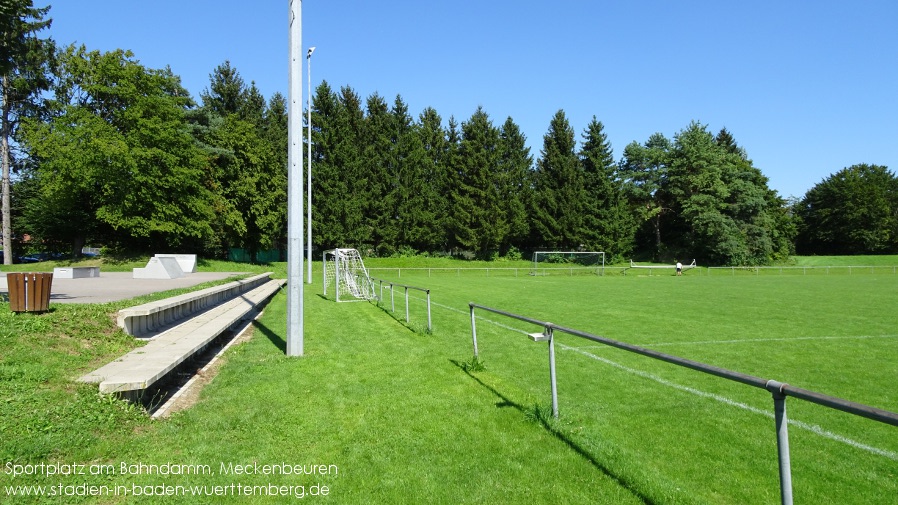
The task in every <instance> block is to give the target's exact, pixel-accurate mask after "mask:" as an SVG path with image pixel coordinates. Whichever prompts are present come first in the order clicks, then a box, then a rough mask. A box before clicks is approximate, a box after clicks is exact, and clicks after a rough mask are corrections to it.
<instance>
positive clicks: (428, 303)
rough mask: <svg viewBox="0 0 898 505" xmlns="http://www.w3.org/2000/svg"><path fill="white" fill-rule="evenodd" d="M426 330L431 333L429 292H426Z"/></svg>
mask: <svg viewBox="0 0 898 505" xmlns="http://www.w3.org/2000/svg"><path fill="white" fill-rule="evenodd" d="M427 330H428V331H433V326H431V324H430V290H429V289H428V290H427Z"/></svg>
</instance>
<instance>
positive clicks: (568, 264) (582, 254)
mask: <svg viewBox="0 0 898 505" xmlns="http://www.w3.org/2000/svg"><path fill="white" fill-rule="evenodd" d="M553 269H555V270H561V269H564V270H567V271H570V272H573V271H574V270H575V269H576V270H577V271H579V272H582V273H591V274H596V275H605V252H604V251H534V252H533V269H532V270H531V272H530V275H546V274H548V273H549V271H550V270H553Z"/></svg>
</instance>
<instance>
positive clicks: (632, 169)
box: [619, 133, 671, 261]
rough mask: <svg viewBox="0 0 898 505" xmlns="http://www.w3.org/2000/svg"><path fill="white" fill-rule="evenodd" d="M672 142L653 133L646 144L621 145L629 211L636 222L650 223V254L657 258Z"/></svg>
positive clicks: (658, 258) (660, 252)
mask: <svg viewBox="0 0 898 505" xmlns="http://www.w3.org/2000/svg"><path fill="white" fill-rule="evenodd" d="M670 150H671V142H670V140H669V139H668V138H667V137H665V136H664V135H662V134H660V133H654V134H652V136H650V137H649V139H648V140H647V141H646V142H645V144H642V145H640V144H638V143H636V142H631V143H630V144H628V145H627V147H625V148H624V157H623V159H622V160H621V162H620V169H619V173H620V177H621V178H622V179H623V184H624V188H623V190H624V194H625V195H626V198H627V201H628V202H629V204H630V208H631V212H632V213H633V215H634V216H635V218H636V220H637V221H638V222H639V223H647V224H648V225H649V227H650V235H651V245H650V246H647V247H646V248H648V249H651V251H652V258H653V259H654V260H655V261H660V260H661V256H662V254H663V242H662V233H661V232H662V216H663V214H664V213H665V212H669V211H670V209H669V208H668V207H667V201H666V192H665V188H666V186H667V166H668V159H669V157H670Z"/></svg>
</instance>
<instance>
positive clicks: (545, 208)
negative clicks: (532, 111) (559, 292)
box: [533, 110, 586, 249]
mask: <svg viewBox="0 0 898 505" xmlns="http://www.w3.org/2000/svg"><path fill="white" fill-rule="evenodd" d="M575 148H576V142H575V140H574V129H573V128H571V125H570V123H569V122H568V120H567V117H566V116H565V114H564V111H562V110H559V111H558V112H556V113H555V116H554V117H553V118H552V121H551V122H550V123H549V131H548V133H546V134H545V135H544V136H543V149H542V152H541V157H540V158H539V160H537V162H536V171H535V173H534V183H533V186H534V195H533V208H534V212H533V216H534V218H533V228H534V230H535V231H536V232H537V234H538V236H539V238H538V240H539V242H540V244H541V245H542V246H545V247H550V248H553V249H578V248H579V247H580V246H581V245H583V231H584V230H583V227H584V221H583V204H584V201H585V199H586V193H585V188H584V179H583V170H582V168H581V166H580V160H579V159H578V158H577V155H576V153H575Z"/></svg>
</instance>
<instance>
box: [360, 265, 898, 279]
mask: <svg viewBox="0 0 898 505" xmlns="http://www.w3.org/2000/svg"><path fill="white" fill-rule="evenodd" d="M618 267H619V268H618ZM656 269H657V270H663V272H661V273H658V272H654V270H656ZM375 270H376V271H380V272H395V273H396V276H397V277H400V278H401V277H402V272H403V271H407V272H412V273H424V272H426V273H427V276H428V277H432V276H434V275H447V274H448V275H451V274H454V275H455V276H457V277H461V276H462V275H463V274H466V273H471V274H477V273H481V274H484V275H485V276H486V277H490V276H509V277H521V276H531V275H534V274H536V275H566V276H573V275H584V274H588V273H592V271H593V270H594V269H590V268H588V267H570V266H569V267H554V268H550V267H540V268H538V269H537V271H536V272H534V271H533V268H524V267H455V268H453V267H374V268H369V269H368V271H369V272H373V271H375ZM618 270H620V272H618ZM627 270H629V267H627V266H625V265H606V274H605V275H608V273H610V274H611V275H618V274H620V273H625V272H626V271H627ZM645 270H646V271H647V272H648V273H647V274H646V275H649V276H656V275H657V276H670V275H674V274H673V273H672V271H671V268H670V267H669V266H665V267H663V266H660V265H659V266H657V267H656V268H652V267H645ZM691 270H694V273H690V274H689V275H730V276H737V275H854V274H898V266H895V265H869V266H865V265H846V266H773V267H736V266H729V267H699V268H695V269H691Z"/></svg>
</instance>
